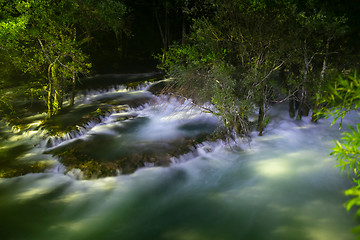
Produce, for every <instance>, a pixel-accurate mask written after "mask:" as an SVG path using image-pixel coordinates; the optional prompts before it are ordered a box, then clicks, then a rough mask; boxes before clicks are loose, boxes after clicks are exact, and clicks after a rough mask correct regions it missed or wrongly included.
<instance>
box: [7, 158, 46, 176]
mask: <svg viewBox="0 0 360 240" xmlns="http://www.w3.org/2000/svg"><path fill="white" fill-rule="evenodd" d="M49 166H50V165H49V164H48V163H43V162H36V163H30V164H25V163H23V164H20V165H16V166H13V167H7V168H4V169H1V170H0V177H1V178H11V177H18V176H22V175H25V174H28V173H40V172H44V171H45V170H46V169H47V168H48V167H49Z"/></svg>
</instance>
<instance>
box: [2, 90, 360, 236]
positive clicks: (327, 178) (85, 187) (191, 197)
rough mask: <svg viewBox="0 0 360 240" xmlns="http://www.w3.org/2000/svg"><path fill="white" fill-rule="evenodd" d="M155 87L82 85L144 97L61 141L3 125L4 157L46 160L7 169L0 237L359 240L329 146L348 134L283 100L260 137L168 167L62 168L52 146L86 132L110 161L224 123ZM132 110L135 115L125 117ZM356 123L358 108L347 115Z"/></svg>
mask: <svg viewBox="0 0 360 240" xmlns="http://www.w3.org/2000/svg"><path fill="white" fill-rule="evenodd" d="M147 89H148V86H146V85H144V86H140V87H137V88H136V89H133V90H128V89H127V88H126V87H121V86H116V87H113V88H111V89H107V90H91V91H90V90H86V91H83V92H81V94H79V95H78V97H77V99H76V101H77V106H76V107H77V108H78V109H84V108H86V107H87V106H89V105H90V106H91V105H94V104H100V103H103V102H104V101H103V100H104V98H106V100H107V101H108V100H109V99H110V100H111V101H112V103H113V104H117V105H120V104H124V103H122V102H121V101H123V99H127V98H131V99H134V98H136V99H143V97H144V96H146V98H147V99H148V100H146V101H145V102H144V103H139V104H137V105H138V106H135V107H131V106H127V107H126V108H122V109H125V110H124V112H119V111H114V112H111V113H109V114H107V115H106V116H104V117H102V118H101V119H100V120H99V121H97V122H93V123H88V124H87V125H84V126H83V127H82V128H81V129H80V130H78V131H77V133H76V134H75V133H74V132H73V133H71V134H67V135H65V136H64V137H62V138H54V137H46V136H45V135H46V134H45V133H44V132H42V131H41V129H38V128H31V127H30V130H29V129H28V130H27V131H26V132H21V131H20V132H14V131H13V130H11V129H9V128H8V127H7V126H5V125H1V135H0V136H1V138H0V139H1V144H0V156H1V151H2V152H3V156H5V154H4V152H7V153H8V154H7V155H6V156H7V157H8V158H14V159H15V158H16V159H17V161H30V160H31V161H40V162H47V163H49V166H50V167H49V168H48V169H47V170H45V171H44V172H41V173H29V174H26V175H24V176H19V177H12V178H0V216H1V217H0V234H1V239H14V240H18V239H24V240H25V239H26V240H31V239H34V240H42V239H44V240H48V239H52V240H57V239H59V240H64V239H74V240H75V239H76V240H81V239H84V240H89V239H109V240H110V239H124V240H135V239H139V240H145V239H169V240H228V239H229V240H230V239H234V240H235V239H236V240H237V239H249V240H250V239H251V240H264V239H274V240H275V239H276V240H279V239H286V240H287V239H291V240H296V239H299V240H315V239H316V240H339V239H341V240H347V239H354V238H355V236H354V235H353V233H352V232H351V229H352V228H353V227H355V226H356V225H357V224H359V221H357V220H355V219H354V217H353V216H354V212H353V211H352V212H347V211H346V209H345V208H344V203H345V202H346V201H347V200H348V198H347V197H345V196H344V194H343V191H344V190H345V189H347V188H350V187H351V186H352V184H351V180H350V179H348V178H347V176H346V174H343V175H341V173H340V170H339V169H338V168H334V165H335V164H336V161H335V159H334V158H333V157H332V156H330V155H329V153H330V152H331V147H332V146H333V143H332V139H334V138H339V136H340V131H339V130H338V127H337V126H338V125H336V124H335V126H332V127H330V123H331V120H330V119H328V120H327V119H322V120H320V121H319V123H317V124H314V123H311V122H310V120H309V119H308V118H304V119H303V120H302V121H295V120H292V119H290V118H289V117H288V114H287V111H286V108H285V107H284V106H282V105H279V106H274V107H272V108H271V109H270V115H271V122H270V124H269V125H268V126H267V128H266V131H265V133H264V136H262V137H258V136H257V135H256V133H253V134H252V135H253V136H252V140H251V141H250V142H247V141H243V140H241V139H237V140H236V141H235V142H228V143H225V142H223V141H221V140H217V141H212V142H210V141H205V142H203V143H201V144H197V146H196V147H195V148H192V149H191V151H189V152H188V153H186V154H183V155H181V156H179V157H172V158H171V163H170V164H167V165H166V166H160V167H156V166H154V164H152V163H147V164H145V166H143V167H139V168H138V170H137V171H135V172H134V173H132V174H122V175H118V176H111V177H103V178H98V179H91V180H84V179H81V173H79V172H78V171H76V170H74V171H70V172H67V173H65V170H64V167H63V165H62V164H61V162H59V159H58V158H57V157H55V156H53V155H51V154H49V153H48V151H49V149H50V150H51V149H56V148H60V149H61V147H64V146H70V145H71V144H78V143H77V142H78V141H81V142H82V143H84V144H85V146H88V147H87V149H88V150H89V151H91V152H92V153H93V155H92V156H93V157H94V158H97V157H98V158H102V157H103V158H104V159H106V161H112V159H113V158H114V156H116V155H119V154H121V153H122V152H124V151H136V152H141V151H142V149H144V148H151V149H153V151H155V152H156V151H159V152H162V151H163V150H164V149H171V145H172V144H173V143H174V141H175V140H177V139H184V138H187V137H193V136H195V135H197V134H198V133H200V132H204V131H205V132H206V131H213V130H214V129H215V128H216V124H217V123H218V119H217V118H216V117H214V116H212V115H211V114H208V113H202V111H201V109H199V108H197V107H195V106H192V105H191V103H190V102H186V101H185V102H183V101H180V100H179V99H177V98H173V97H168V96H160V97H157V96H154V95H152V94H151V93H150V92H148V91H147ZM119 99H120V100H121V101H120V100H119ZM71 114H72V115H74V113H71ZM124 114H125V115H131V116H133V117H131V118H126V119H124V118H123V116H124ZM65 119H66V118H65ZM358 120H359V116H358V115H357V113H352V115H351V116H350V117H349V118H347V119H345V124H347V123H349V124H351V123H354V122H356V121H358ZM32 124H33V125H34V126H36V125H37V124H38V123H37V122H36V121H34V122H33V123H32ZM31 129H32V130H31ZM344 129H346V127H344ZM44 134H45V135H44ZM86 144H88V145H86ZM29 146H31V147H29ZM10 148H11V149H13V150H12V151H5V150H6V149H10ZM14 149H15V150H14ZM16 151H20V152H21V153H17V152H16ZM6 161H9V159H7V160H6ZM6 161H5V160H2V162H1V163H2V164H5V162H6Z"/></svg>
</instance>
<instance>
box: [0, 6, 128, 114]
mask: <svg viewBox="0 0 360 240" xmlns="http://www.w3.org/2000/svg"><path fill="white" fill-rule="evenodd" d="M0 5H1V7H2V9H3V11H2V12H1V13H2V14H1V16H0V17H1V18H0V40H1V42H2V45H1V49H2V50H3V51H5V52H6V56H7V57H8V60H9V61H10V62H11V63H12V64H13V65H14V66H15V67H16V68H18V69H20V70H21V71H23V72H25V73H30V74H32V75H33V76H36V77H40V78H41V79H42V84H43V86H44V87H45V89H46V91H47V94H48V96H47V98H46V100H47V105H48V116H49V117H50V116H52V115H54V114H56V113H57V112H58V111H59V110H60V109H61V108H62V102H63V96H64V94H65V92H66V91H68V89H71V88H72V87H71V86H74V85H75V80H76V78H77V77H78V75H79V74H86V73H87V72H88V71H89V68H90V67H91V63H90V62H89V59H88V56H87V55H86V54H85V53H84V52H83V50H82V45H83V44H84V43H86V42H88V41H89V40H90V39H91V38H90V35H89V34H90V33H91V31H93V30H97V29H100V28H103V29H104V28H105V29H106V28H107V27H109V25H110V26H111V27H112V28H113V29H114V30H115V29H116V30H118V29H119V28H120V27H121V26H122V25H121V21H120V20H119V19H120V18H121V17H122V16H123V15H124V14H125V11H126V8H125V6H124V5H122V4H121V2H118V1H111V0H108V1H106V2H94V1H91V0H87V1H70V0H65V1H53V0H41V1H35V0H27V1H20V0H12V1H1V2H0ZM84 9H87V10H89V11H88V12H83V10H84ZM89 13H92V17H94V19H93V20H92V21H88V18H85V17H84V14H86V17H90V16H89V15H88V14H89ZM107 14H109V15H107ZM115 20H116V23H115V22H114V21H115ZM90 23H91V24H90Z"/></svg>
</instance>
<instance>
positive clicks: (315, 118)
mask: <svg viewBox="0 0 360 240" xmlns="http://www.w3.org/2000/svg"><path fill="white" fill-rule="evenodd" d="M330 40H331V39H330V38H328V40H327V42H326V50H325V56H324V60H323V65H322V69H321V73H320V81H319V85H318V89H317V94H316V100H315V104H314V108H313V114H312V116H311V121H312V122H317V116H316V114H317V111H318V109H319V94H320V91H321V88H322V84H323V82H324V78H325V73H326V68H327V59H328V52H329V46H330Z"/></svg>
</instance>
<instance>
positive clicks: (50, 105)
mask: <svg viewBox="0 0 360 240" xmlns="http://www.w3.org/2000/svg"><path fill="white" fill-rule="evenodd" d="M52 66H53V64H50V65H49V67H48V81H49V87H48V97H47V109H48V113H47V117H48V118H50V117H51V116H52V115H53V101H52V92H53V85H52V80H51V71H52V70H51V69H52Z"/></svg>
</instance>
